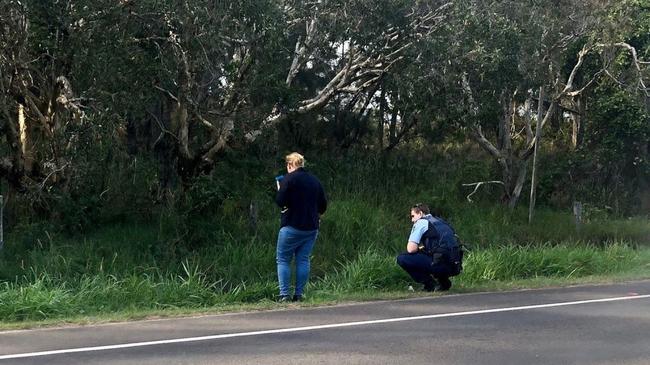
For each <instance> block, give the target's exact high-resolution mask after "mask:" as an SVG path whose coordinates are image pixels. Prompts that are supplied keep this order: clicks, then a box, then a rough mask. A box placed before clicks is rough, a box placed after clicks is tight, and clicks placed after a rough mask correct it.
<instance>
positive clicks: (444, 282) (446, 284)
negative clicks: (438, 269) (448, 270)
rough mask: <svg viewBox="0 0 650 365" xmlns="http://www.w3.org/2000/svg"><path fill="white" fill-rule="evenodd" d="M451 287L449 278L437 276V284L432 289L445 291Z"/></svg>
mask: <svg viewBox="0 0 650 365" xmlns="http://www.w3.org/2000/svg"><path fill="white" fill-rule="evenodd" d="M449 288H451V280H449V278H438V285H436V286H435V287H434V288H433V290H434V291H447V290H449Z"/></svg>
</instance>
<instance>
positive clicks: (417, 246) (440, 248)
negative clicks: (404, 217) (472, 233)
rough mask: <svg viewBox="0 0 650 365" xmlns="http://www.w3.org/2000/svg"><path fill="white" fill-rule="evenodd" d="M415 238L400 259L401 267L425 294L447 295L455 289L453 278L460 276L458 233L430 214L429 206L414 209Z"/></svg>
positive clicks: (412, 217)
mask: <svg viewBox="0 0 650 365" xmlns="http://www.w3.org/2000/svg"><path fill="white" fill-rule="evenodd" d="M411 222H413V228H411V234H410V236H409V238H408V243H407V244H406V252H404V253H402V254H400V255H399V256H397V264H398V265H399V266H401V267H402V268H403V269H404V270H405V271H406V272H407V273H408V274H409V275H410V276H411V278H413V280H415V281H416V282H418V283H421V284H423V285H424V290H425V291H446V290H449V288H451V281H450V280H449V277H450V276H454V275H457V274H458V273H459V269H458V264H454V261H455V260H459V259H458V258H455V256H457V255H458V251H459V248H458V243H457V240H456V233H455V232H454V229H453V228H452V227H451V225H449V223H447V222H445V221H444V220H442V219H441V218H438V217H434V216H432V215H431V214H430V213H429V207H428V206H426V205H425V204H416V205H414V206H413V207H412V208H411Z"/></svg>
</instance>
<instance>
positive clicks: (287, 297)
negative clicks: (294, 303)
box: [278, 295, 291, 303]
mask: <svg viewBox="0 0 650 365" xmlns="http://www.w3.org/2000/svg"><path fill="white" fill-rule="evenodd" d="M278 302H279V303H289V302H291V295H280V296H279V297H278Z"/></svg>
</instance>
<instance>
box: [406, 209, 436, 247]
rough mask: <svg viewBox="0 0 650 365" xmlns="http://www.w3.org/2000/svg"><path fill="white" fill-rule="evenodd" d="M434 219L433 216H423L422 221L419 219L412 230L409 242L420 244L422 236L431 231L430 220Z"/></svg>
mask: <svg viewBox="0 0 650 365" xmlns="http://www.w3.org/2000/svg"><path fill="white" fill-rule="evenodd" d="M430 218H433V216H432V215H431V214H427V215H424V216H422V218H421V219H418V220H417V221H416V222H415V223H414V224H413V228H411V234H410V235H409V241H413V242H415V243H420V240H421V239H422V235H423V234H424V232H426V231H427V230H428V229H429V219H430Z"/></svg>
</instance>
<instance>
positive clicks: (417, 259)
mask: <svg viewBox="0 0 650 365" xmlns="http://www.w3.org/2000/svg"><path fill="white" fill-rule="evenodd" d="M397 264H398V265H399V266H401V267H402V269H404V271H406V272H407V273H408V274H409V275H411V277H412V278H413V280H415V281H416V282H418V283H422V284H425V285H429V284H431V282H432V280H431V276H432V275H433V277H434V278H435V279H436V280H439V281H440V280H443V281H447V280H448V279H449V276H450V275H451V274H452V272H453V270H452V267H451V265H449V264H448V263H446V262H437V263H433V258H432V257H431V256H429V255H426V254H423V253H419V252H417V253H408V252H404V253H402V254H400V255H399V256H397Z"/></svg>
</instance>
